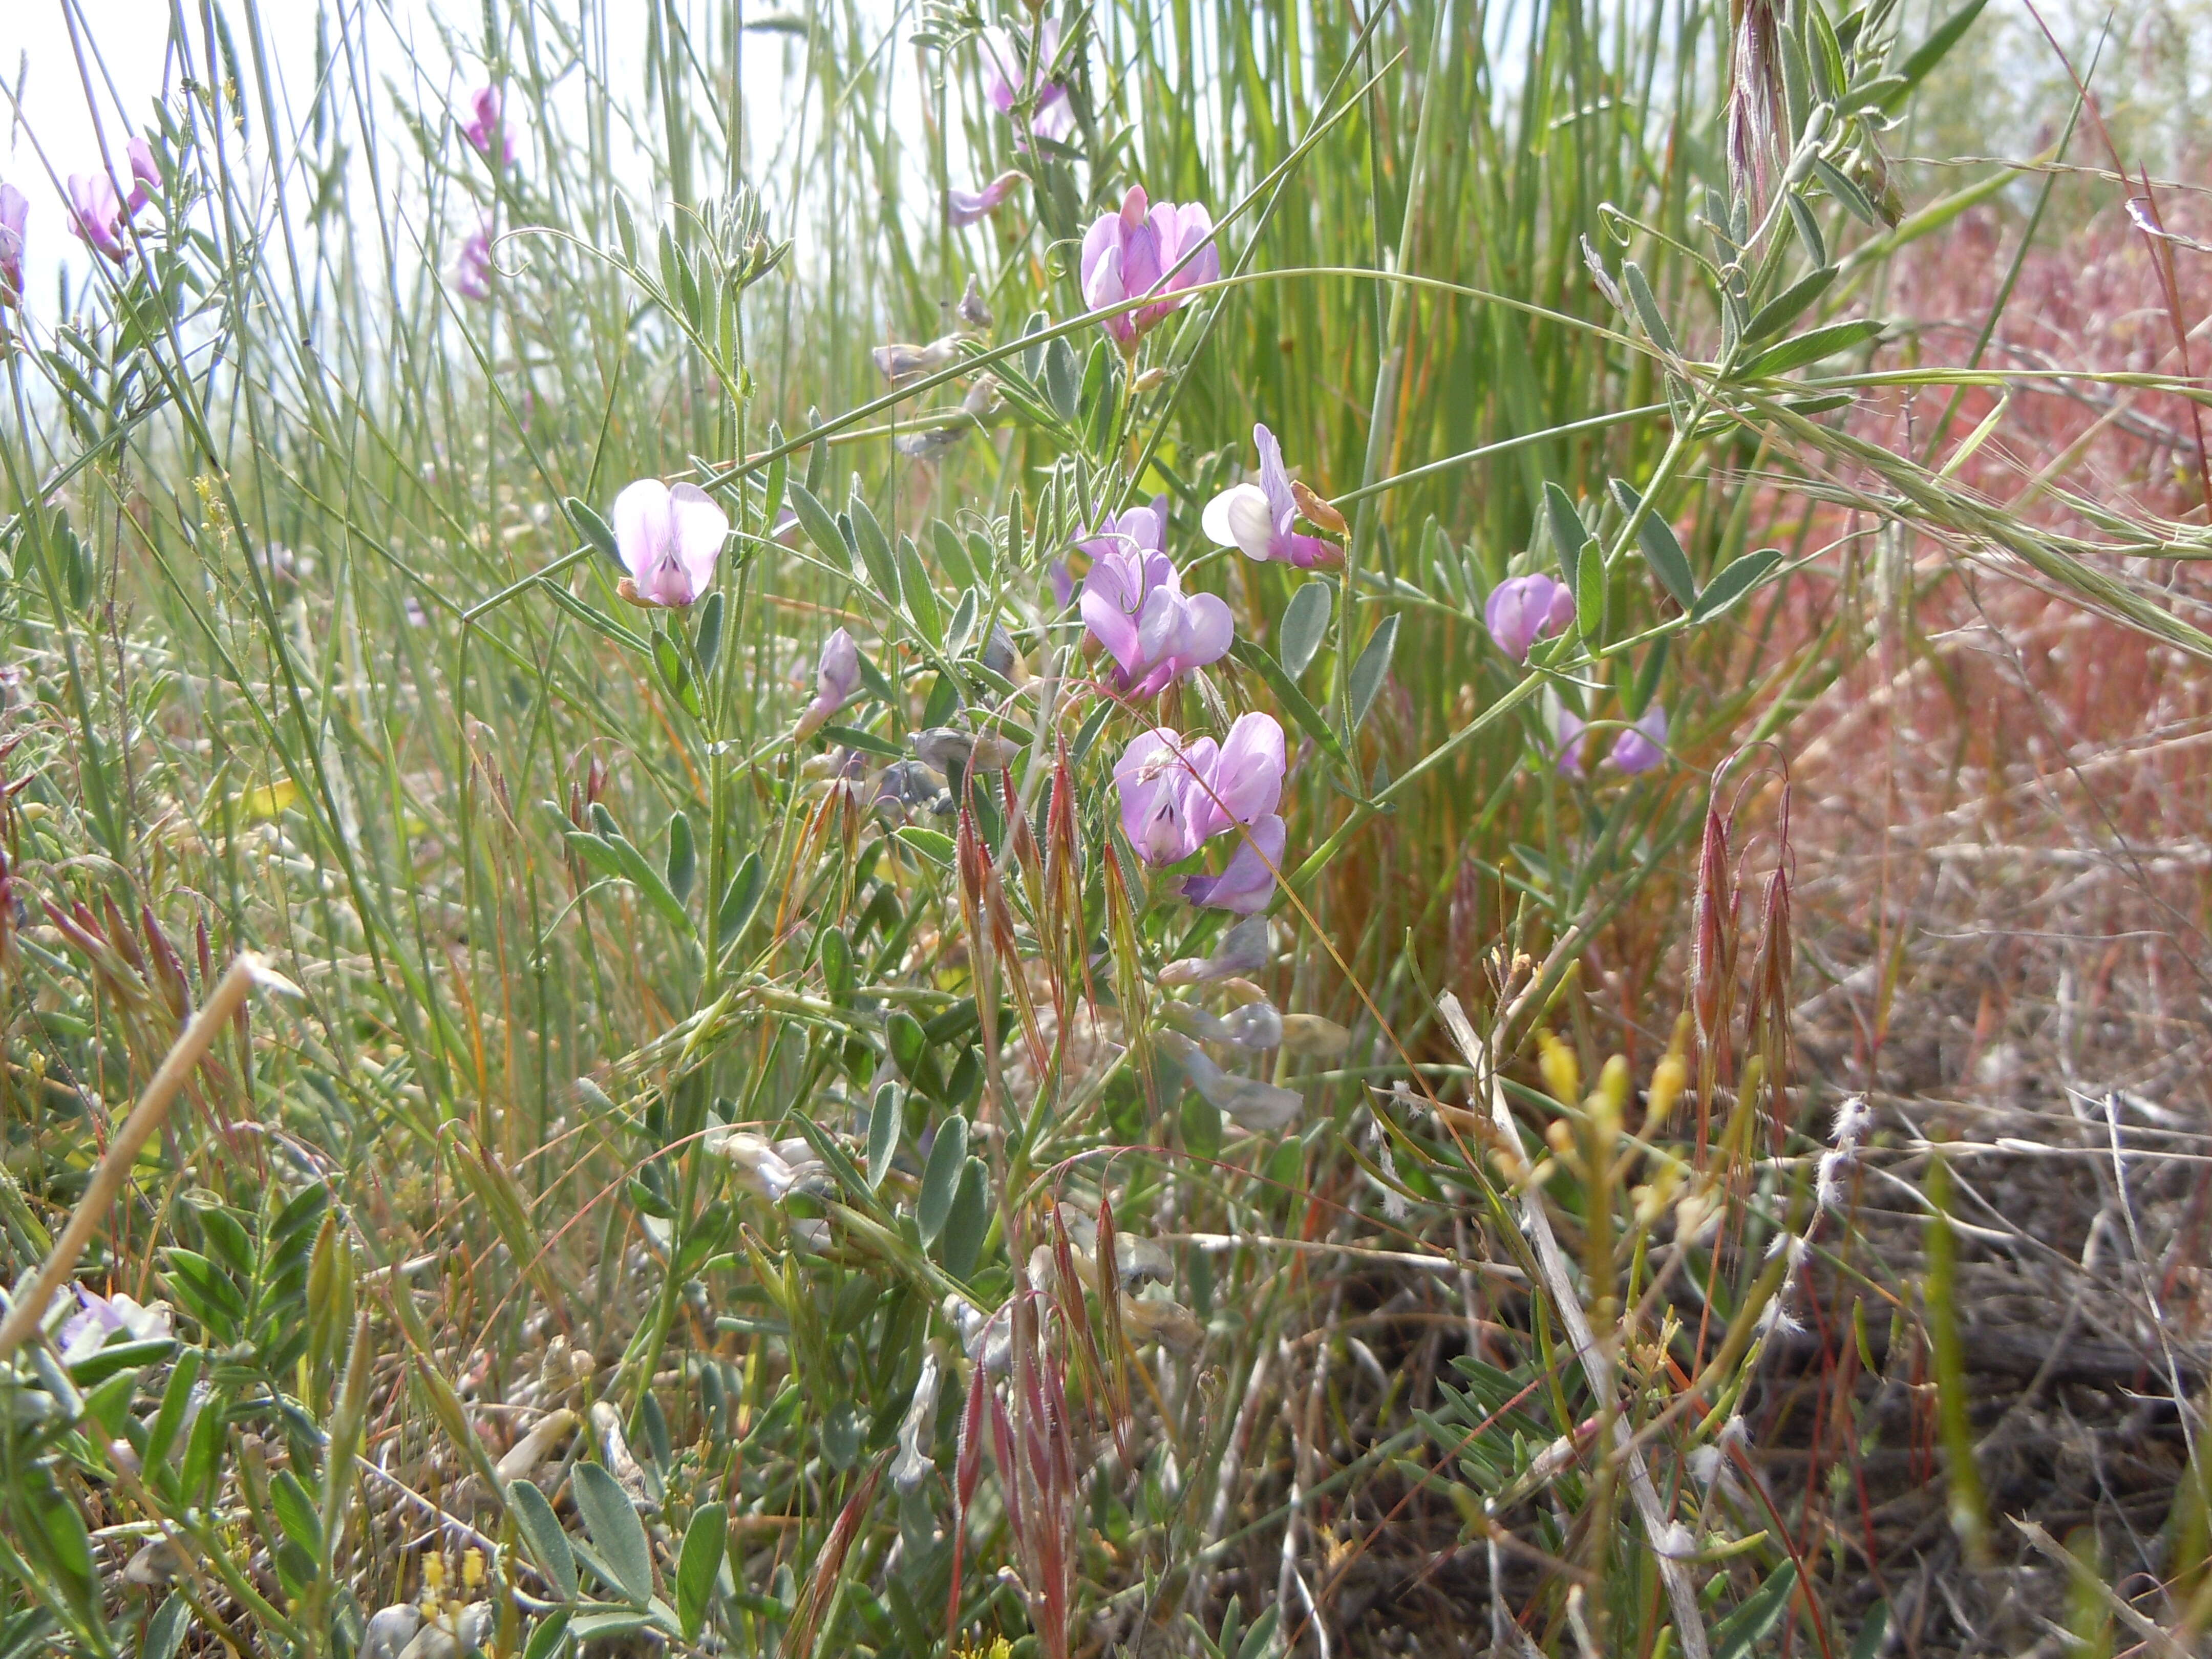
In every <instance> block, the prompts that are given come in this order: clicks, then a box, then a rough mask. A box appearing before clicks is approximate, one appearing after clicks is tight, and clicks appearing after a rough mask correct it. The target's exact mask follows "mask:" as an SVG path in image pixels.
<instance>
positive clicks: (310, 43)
mask: <svg viewBox="0 0 2212 1659" xmlns="http://www.w3.org/2000/svg"><path fill="white" fill-rule="evenodd" d="M708 3H715V0H694V6H695V8H696V6H698V5H700V4H708ZM170 7H171V0H0V83H4V88H0V179H5V180H6V181H8V182H9V183H10V184H13V185H15V186H16V187H17V188H19V189H20V190H21V191H23V193H24V194H25V195H26V196H27V197H29V198H30V204H31V208H30V217H29V222H28V224H27V227H26V232H25V239H26V241H27V244H28V246H27V257H26V260H25V271H24V279H25V280H24V288H25V292H26V295H27V298H28V299H29V301H30V302H31V304H32V305H33V307H35V308H37V309H39V310H41V311H50V310H51V309H52V301H53V295H54V288H55V279H56V276H57V274H58V270H62V269H66V270H69V271H70V275H71V280H72V283H73V284H74V283H75V281H76V280H77V279H78V278H79V277H81V276H82V273H83V271H84V270H85V269H86V264H87V259H88V254H87V251H86V249H85V247H84V246H83V244H82V243H81V242H80V241H78V240H76V237H75V236H74V235H72V234H70V220H69V215H68V211H67V209H66V207H65V206H64V193H63V192H64V181H65V180H66V179H67V178H68V177H69V175H70V174H71V173H88V172H95V171H97V170H98V169H99V166H100V160H99V158H100V134H101V133H103V132H104V134H105V137H106V143H107V147H108V152H109V154H110V155H111V156H112V158H113V161H114V164H115V170H116V174H117V176H118V178H119V179H123V180H124V182H125V185H126V187H127V185H128V182H129V181H128V175H127V170H126V168H125V165H124V162H123V145H124V143H125V141H126V140H127V139H128V138H129V137H131V135H133V134H135V133H137V132H138V131H140V130H142V128H143V127H144V126H146V125H148V124H149V110H150V107H151V106H152V105H153V104H154V102H155V100H156V99H158V98H159V97H160V96H161V92H162V88H163V82H164V73H163V71H164V66H165V62H166V58H167V45H168V39H169V19H170ZM343 7H344V9H345V11H346V12H347V13H348V14H349V15H352V16H356V17H359V16H362V15H366V16H367V17H368V20H369V29H368V33H369V40H370V52H371V56H372V63H371V72H372V76H373V79H374V85H373V88H372V89H371V91H372V95H373V96H374V98H375V99H377V100H379V107H378V108H377V112H376V113H377V118H378V123H379V126H380V131H381V132H382V135H383V137H384V140H385V142H386V144H387V145H389V144H392V143H397V142H398V140H399V139H400V138H401V137H402V136H403V135H402V134H401V131H400V129H399V127H398V123H396V122H394V121H392V120H391V119H390V111H389V109H388V108H387V107H386V106H385V105H386V102H387V101H388V99H389V94H388V92H387V90H386V79H387V78H388V79H389V80H390V81H391V82H393V83H396V84H398V85H400V86H403V87H406V86H410V85H416V84H419V85H421V86H422V93H423V101H424V103H425V104H426V105H435V104H436V103H438V102H439V101H440V100H444V99H451V100H453V102H454V103H455V104H456V105H461V104H463V103H465V99H466V96H467V94H468V92H469V90H470V89H471V88H473V87H474V86H475V85H477V83H478V82H480V81H481V80H482V78H483V67H482V65H481V64H479V63H477V61H476V60H475V59H473V58H464V59H463V60H462V61H461V62H460V63H459V64H458V65H452V66H449V63H448V59H447V56H446V52H445V49H444V46H443V44H442V40H441V34H440V31H439V29H438V27H436V22H437V20H438V19H439V18H441V17H443V18H444V19H446V20H447V21H448V22H450V23H451V24H452V25H453V27H454V33H456V34H457V35H458V36H459V37H460V38H461V39H463V40H474V39H475V38H476V37H477V34H478V33H479V32H480V31H481V29H482V27H483V24H482V21H481V16H482V14H481V11H480V9H479V8H478V6H477V0H343ZM323 9H325V5H324V4H323V3H319V0H264V3H263V4H261V6H260V7H259V9H258V15H259V18H260V21H261V27H262V30H263V38H264V46H265V50H266V52H267V53H268V57H269V59H270V64H271V65H272V68H273V70H274V75H275V79H276V82H277V83H278V85H279V86H280V88H283V93H284V94H288V95H289V100H290V102H291V103H292V104H293V105H294V106H295V107H304V106H305V104H306V102H307V99H308V96H309V94H310V89H311V87H312V83H313V74H314V61H315V58H314V52H315V20H316V17H317V15H318V13H319V11H321V10H323ZM197 10H198V8H197V6H194V5H187V6H186V7H185V14H186V16H187V18H188V19H191V18H193V17H196V15H197ZM227 10H228V13H229V18H230V26H231V29H232V31H233V40H234V46H235V47H236V50H237V52H238V53H239V55H240V59H241V61H242V62H243V63H245V64H246V65H248V73H249V74H250V73H251V69H250V65H251V61H252V44H251V41H250V40H249V38H248V36H247V33H246V15H245V10H244V9H243V8H242V7H240V6H237V5H233V6H230V7H228V8H227ZM605 10H606V15H608V17H609V18H610V20H611V27H610V30H609V40H608V51H609V56H610V59H611V64H610V76H611V79H613V80H614V82H616V84H617V86H618V87H619V86H623V85H625V84H626V85H628V86H629V88H633V89H635V90H636V91H639V92H641V91H642V88H643V74H642V67H641V66H642V64H643V62H644V52H643V36H644V28H645V24H644V14H643V12H642V9H641V8H640V7H638V6H635V5H633V4H629V3H625V0H609V3H608V4H607V5H606V8H605ZM72 15H74V17H75V18H76V21H77V25H78V27H77V30H76V39H77V40H80V41H82V43H83V44H84V46H85V52H84V56H83V67H82V71H81V70H80V68H79V62H78V55H77V50H76V45H75V44H74V43H73V40H72V31H71V27H70V19H71V17H72ZM632 21H635V27H634V28H626V27H625V26H626V25H628V24H629V23H631V22H632ZM902 32H903V31H902ZM332 33H333V35H335V34H336V33H337V31H336V30H335V29H333V31H332ZM625 33H627V35H628V37H629V38H627V39H626V38H624V36H625ZM782 40H783V37H781V36H775V35H769V36H752V35H749V36H748V37H747V40H746V49H745V65H744V68H745V76H744V79H745V82H746V90H747V94H748V96H749V98H750V99H751V100H766V102H765V106H766V107H770V108H772V107H774V106H775V103H774V100H775V94H776V93H777V91H778V90H779V88H780V87H781V75H782V61H781V60H782V58H783V55H784V54H783V52H782V50H781V46H782ZM891 56H892V62H893V64H895V65H902V61H903V60H904V58H905V55H904V54H901V53H896V52H895V53H893V54H892V55H891ZM625 71H630V72H628V73H625ZM418 77H419V79H418ZM19 85H20V87H21V103H20V104H18V103H17V102H16V97H17V88H18V87H19ZM88 85H89V87H90V88H91V89H92V93H93V94H94V95H93V96H91V97H88V95H87V88H88ZM562 94H574V95H575V98H576V100H577V101H578V105H579V107H578V109H577V110H576V111H575V112H574V113H575V114H576V115H578V116H580V114H581V108H580V104H581V99H582V96H583V89H582V87H581V85H580V82H577V81H576V80H575V79H574V77H571V78H570V82H569V83H568V85H567V86H565V87H564V88H562ZM284 102H285V99H284V98H282V97H280V100H279V121H280V123H281V124H282V125H284V126H285V128H286V129H287V131H291V130H293V129H294V128H295V121H294V119H293V118H292V116H291V115H290V114H289V112H287V111H286V110H285V109H284V108H283V104H284ZM761 107H763V104H762V103H761V102H759V101H756V104H755V108H756V115H755V120H754V125H755V131H757V132H758V131H760V128H759V125H758V123H759V117H758V113H757V112H758V110H759V109H760V108H761ZM95 112H96V114H97V124H95ZM426 113H428V111H426ZM564 113H569V112H568V111H567V110H566V109H565V107H564ZM264 137H265V135H264V134H262V133H261V132H260V131H259V124H258V121H257V122H254V123H253V124H252V140H253V141H254V145H255V146H258V143H260V142H261V141H263V139H264ZM355 149H356V155H355V167H356V188H359V189H367V188H368V184H367V179H366V174H365V172H363V171H362V158H361V156H360V155H359V153H358V150H359V146H358V144H357V143H356V146H355ZM255 159H257V160H258V159H260V157H259V155H256V158H255ZM417 171H418V167H417V166H415V165H409V164H408V163H407V162H406V161H403V163H402V167H401V169H400V171H399V173H398V175H397V176H400V177H408V178H411V177H413V176H415V175H416V172H417ZM387 176H391V175H387ZM299 194H300V198H301V199H304V193H303V192H302V193H299Z"/></svg>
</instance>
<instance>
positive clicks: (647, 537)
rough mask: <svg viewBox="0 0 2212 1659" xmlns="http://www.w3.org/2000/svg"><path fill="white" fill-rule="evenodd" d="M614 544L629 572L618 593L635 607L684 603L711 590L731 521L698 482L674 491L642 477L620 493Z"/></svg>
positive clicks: (617, 504)
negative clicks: (708, 588) (709, 587)
mask: <svg viewBox="0 0 2212 1659" xmlns="http://www.w3.org/2000/svg"><path fill="white" fill-rule="evenodd" d="M614 532H615V547H616V550H617V551H618V552H620V553H621V555H622V562H623V564H624V565H625V566H627V567H628V568H629V575H627V576H625V577H623V580H622V581H621V583H620V584H619V586H618V588H617V591H618V592H620V593H621V594H622V596H623V598H624V599H628V600H629V602H630V603H631V604H633V605H673V606H682V605H690V603H691V602H692V601H693V600H694V599H697V598H698V597H699V596H700V594H702V593H703V592H706V591H707V587H708V584H709V583H711V582H712V581H713V580H714V561H715V560H716V559H717V558H719V557H720V556H721V552H722V544H723V543H724V542H725V541H726V540H727V539H728V538H729V534H730V520H729V517H728V515H727V514H726V513H724V512H723V511H722V509H721V508H720V507H717V506H715V505H714V501H712V500H711V499H709V498H708V495H707V492H706V491H705V490H703V489H700V488H699V486H698V485H696V484H690V483H680V484H678V485H677V486H676V487H675V488H674V489H670V488H669V487H668V486H667V485H666V484H665V483H661V482H660V480H659V479H658V478H640V479H639V480H638V481H637V482H636V483H634V484H631V485H630V486H629V488H628V489H624V490H623V493H622V494H621V495H617V496H616V497H615V511H614Z"/></svg>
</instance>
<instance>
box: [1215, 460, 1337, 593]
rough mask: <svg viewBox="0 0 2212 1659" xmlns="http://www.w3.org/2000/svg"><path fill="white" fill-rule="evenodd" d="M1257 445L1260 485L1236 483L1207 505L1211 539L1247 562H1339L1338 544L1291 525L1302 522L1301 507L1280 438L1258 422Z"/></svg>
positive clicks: (1304, 564) (1309, 565)
mask: <svg viewBox="0 0 2212 1659" xmlns="http://www.w3.org/2000/svg"><path fill="white" fill-rule="evenodd" d="M1252 443H1253V447H1255V448H1256V449H1257V450H1258V451H1259V452H1260V481H1259V482H1258V483H1240V484H1231V486H1230V487H1229V488H1228V489H1225V490H1223V491H1222V492H1221V493H1220V494H1219V495H1216V496H1215V497H1214V498H1213V499H1212V501H1208V502H1207V503H1206V513H1205V516H1204V517H1203V518H1202V519H1201V520H1200V524H1201V525H1202V526H1204V528H1205V530H1206V535H1207V537H1208V538H1210V539H1211V540H1212V542H1213V543H1214V544H1216V545H1217V546H1220V547H1233V548H1236V549H1237V550H1238V551H1239V552H1241V553H1243V555H1244V556H1245V557H1246V558H1248V559H1258V560H1260V561H1261V562H1269V563H1274V564H1289V565H1296V566H1297V568H1299V569H1301V570H1310V569H1312V568H1314V567H1315V566H1316V565H1321V564H1334V562H1336V561H1337V558H1338V557H1339V555H1338V552H1337V549H1336V546H1335V544H1334V543H1332V542H1328V541H1324V540H1323V539H1322V538H1321V537H1319V536H1307V535H1302V534H1300V533H1299V532H1297V531H1295V530H1293V529H1292V528H1291V526H1292V525H1294V524H1295V523H1297V518H1298V513H1299V504H1298V501H1297V496H1296V495H1295V494H1294V493H1293V492H1292V489H1291V474H1290V470H1289V469H1288V468H1287V467H1285V465H1283V447H1282V445H1280V444H1279V443H1278V442H1276V441H1275V435H1274V434H1273V433H1272V432H1270V431H1268V430H1267V428H1266V427H1265V426H1261V425H1256V424H1255V426H1254V427H1253V428H1252ZM1318 510H1320V509H1319V508H1316V511H1318Z"/></svg>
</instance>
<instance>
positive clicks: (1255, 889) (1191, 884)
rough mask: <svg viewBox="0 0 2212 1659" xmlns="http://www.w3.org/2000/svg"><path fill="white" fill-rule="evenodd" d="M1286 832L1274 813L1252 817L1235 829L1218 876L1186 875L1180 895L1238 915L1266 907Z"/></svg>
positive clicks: (1253, 912)
mask: <svg viewBox="0 0 2212 1659" xmlns="http://www.w3.org/2000/svg"><path fill="white" fill-rule="evenodd" d="M1289 835H1290V831H1289V829H1288V826H1286V825H1285V823H1283V820H1282V819H1281V817H1279V816H1278V815H1276V814H1275V813H1273V812H1269V813H1267V814H1266V815H1265V816H1264V817H1257V818H1255V819H1253V820H1252V822H1251V823H1249V824H1247V825H1245V826H1243V829H1241V830H1240V831H1239V833H1238V835H1237V850H1236V851H1235V852H1234V853H1232V854H1230V857H1229V866H1228V867H1227V868H1226V869H1225V870H1224V871H1222V872H1221V873H1220V874H1219V875H1218V876H1192V877H1189V878H1187V879H1186V880H1185V881H1184V882H1183V884H1182V896H1183V897H1184V898H1186V899H1188V901H1189V902H1191V903H1193V904H1195V905H1199V906H1200V907H1202V908H1207V909H1212V910H1229V911H1233V912H1234V913H1236V914H1237V915H1241V916H1249V915H1254V914H1255V913H1256V912H1258V911H1261V910H1264V909H1266V908H1267V901H1268V900H1269V899H1271V898H1273V896H1274V893H1275V872H1277V871H1278V870H1279V869H1281V868H1282V867H1283V850H1284V848H1285V845H1286V843H1287V842H1288V839H1289Z"/></svg>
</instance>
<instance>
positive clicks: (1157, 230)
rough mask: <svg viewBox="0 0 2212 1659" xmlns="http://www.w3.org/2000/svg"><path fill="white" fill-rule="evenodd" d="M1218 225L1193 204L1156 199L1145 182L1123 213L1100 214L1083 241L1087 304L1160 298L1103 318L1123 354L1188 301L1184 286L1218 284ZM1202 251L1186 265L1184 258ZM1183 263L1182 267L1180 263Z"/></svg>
mask: <svg viewBox="0 0 2212 1659" xmlns="http://www.w3.org/2000/svg"><path fill="white" fill-rule="evenodd" d="M1212 239H1213V220H1212V216H1210V215H1209V214H1208V213H1207V212H1206V210H1205V208H1204V207H1202V206H1200V204H1197V203H1195V202H1189V203H1185V204H1182V205H1181V206H1177V205H1176V204H1175V203H1173V202H1158V203H1155V202H1152V200H1150V199H1149V198H1148V197H1146V194H1145V188H1144V186H1143V185H1130V186H1129V193H1128V194H1127V195H1126V196H1124V197H1122V198H1121V211H1120V212H1119V213H1108V214H1103V215H1101V216H1099V217H1098V219H1097V220H1096V221H1095V222H1093V223H1092V225H1091V228H1090V229H1089V230H1088V231H1086V232H1085V233H1084V236H1083V260H1082V265H1081V270H1082V274H1083V302H1084V303H1085V305H1087V306H1089V307H1091V309H1092V310H1093V311H1103V310H1105V309H1106V308H1107V307H1110V306H1117V305H1120V304H1121V302H1122V301H1125V300H1134V299H1139V298H1142V297H1143V296H1144V295H1152V294H1157V295H1159V296H1160V298H1159V299H1158V300H1157V301H1155V302H1154V303H1152V304H1151V305H1148V306H1140V307H1138V308H1137V309H1135V310H1133V311H1123V312H1118V313H1115V315H1113V316H1111V317H1102V318H1100V319H1099V326H1100V327H1102V328H1103V329H1104V330H1105V331H1106V332H1107V333H1108V334H1109V336H1110V337H1112V338H1113V340H1114V342H1115V344H1117V345H1119V346H1120V347H1121V349H1122V350H1124V351H1133V350H1134V349H1136V345H1137V342H1138V341H1139V340H1140V339H1142V338H1143V337H1145V335H1146V334H1147V333H1149V332H1150V331H1152V328H1153V327H1154V326H1155V325H1158V323H1160V322H1161V321H1162V320H1163V319H1165V318H1166V317H1168V316H1169V315H1170V314H1171V313H1174V312H1176V311H1177V310H1180V309H1181V308H1182V306H1183V305H1185V304H1186V303H1187V302H1188V299H1189V296H1188V295H1187V294H1185V293H1184V292H1183V290H1184V289H1191V288H1196V287H1197V286H1199V284H1200V283H1211V282H1215V281H1218V279H1219V278H1220V276H1221V251H1220V249H1219V248H1218V247H1216V246H1214V245H1213V240H1212ZM1194 249H1195V250H1197V252H1196V254H1195V257H1194V258H1191V259H1190V262H1189V263H1188V264H1183V260H1184V258H1185V256H1187V255H1190V254H1191V253H1192V252H1193V250H1194ZM1178 265H1182V269H1181V270H1176V266H1178Z"/></svg>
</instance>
